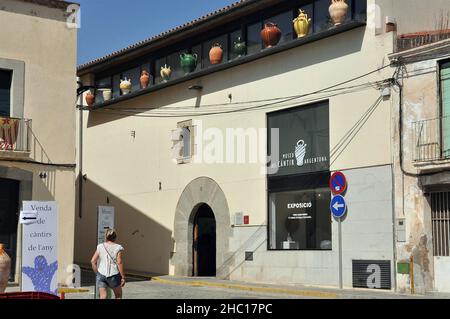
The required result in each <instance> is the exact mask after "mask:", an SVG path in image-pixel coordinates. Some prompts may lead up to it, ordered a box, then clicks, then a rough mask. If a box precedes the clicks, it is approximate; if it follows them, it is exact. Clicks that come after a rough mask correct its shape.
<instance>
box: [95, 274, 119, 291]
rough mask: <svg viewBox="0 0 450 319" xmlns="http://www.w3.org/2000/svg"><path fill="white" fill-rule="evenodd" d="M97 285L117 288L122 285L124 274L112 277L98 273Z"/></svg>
mask: <svg viewBox="0 0 450 319" xmlns="http://www.w3.org/2000/svg"><path fill="white" fill-rule="evenodd" d="M96 279H97V287H98V288H111V289H115V288H118V287H120V284H121V281H122V276H121V275H120V274H117V275H114V276H111V277H106V276H103V275H102V274H100V273H97V278H96Z"/></svg>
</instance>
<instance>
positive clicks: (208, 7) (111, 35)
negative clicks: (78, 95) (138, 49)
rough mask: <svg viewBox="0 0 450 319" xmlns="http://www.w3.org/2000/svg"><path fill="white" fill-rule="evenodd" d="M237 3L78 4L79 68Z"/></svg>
mask: <svg viewBox="0 0 450 319" xmlns="http://www.w3.org/2000/svg"><path fill="white" fill-rule="evenodd" d="M236 1H237V0H191V1H186V0H164V1H159V0H158V1H156V0H78V1H75V2H77V3H79V4H81V27H80V29H79V30H78V65H80V64H83V63H86V62H89V61H92V60H94V59H96V58H99V57H102V56H104V55H106V54H108V53H111V52H113V51H116V50H119V49H122V48H125V47H127V46H129V45H130V44H133V43H136V42H139V41H142V40H144V39H147V38H150V37H151V36H153V35H156V34H159V33H161V32H163V31H166V30H168V29H171V28H173V27H176V26H178V25H181V24H184V23H186V22H189V21H191V20H193V19H196V18H198V17H200V16H202V15H205V14H207V13H209V12H212V11H215V10H217V9H219V8H222V7H225V6H227V5H229V4H231V3H234V2H236Z"/></svg>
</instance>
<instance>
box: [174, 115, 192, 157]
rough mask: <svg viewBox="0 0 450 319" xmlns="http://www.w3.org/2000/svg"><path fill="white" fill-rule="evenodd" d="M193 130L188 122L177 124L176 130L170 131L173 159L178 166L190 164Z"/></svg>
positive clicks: (190, 122)
mask: <svg viewBox="0 0 450 319" xmlns="http://www.w3.org/2000/svg"><path fill="white" fill-rule="evenodd" d="M194 129H195V128H194V127H193V126H192V121H191V120H189V121H184V122H180V123H178V128H177V129H176V130H173V131H172V142H173V147H172V150H173V158H174V159H175V160H176V161H177V163H178V164H182V163H188V162H190V160H191V157H192V156H193V153H194V152H193V150H194Z"/></svg>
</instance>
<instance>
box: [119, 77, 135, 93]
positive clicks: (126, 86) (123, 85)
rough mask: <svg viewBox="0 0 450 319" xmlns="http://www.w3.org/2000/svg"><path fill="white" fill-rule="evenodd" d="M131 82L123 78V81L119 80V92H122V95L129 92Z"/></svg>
mask: <svg viewBox="0 0 450 319" xmlns="http://www.w3.org/2000/svg"><path fill="white" fill-rule="evenodd" d="M131 87H132V84H131V80H130V79H127V78H125V80H120V91H122V94H123V95H126V94H128V93H130V92H131Z"/></svg>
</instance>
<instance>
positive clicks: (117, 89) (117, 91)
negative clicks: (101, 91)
mask: <svg viewBox="0 0 450 319" xmlns="http://www.w3.org/2000/svg"><path fill="white" fill-rule="evenodd" d="M112 82H113V83H112V89H113V97H114V98H116V97H119V96H120V74H116V75H114V76H113V80H112Z"/></svg>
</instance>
